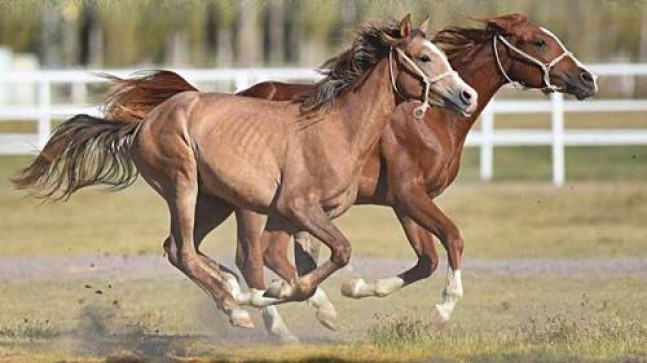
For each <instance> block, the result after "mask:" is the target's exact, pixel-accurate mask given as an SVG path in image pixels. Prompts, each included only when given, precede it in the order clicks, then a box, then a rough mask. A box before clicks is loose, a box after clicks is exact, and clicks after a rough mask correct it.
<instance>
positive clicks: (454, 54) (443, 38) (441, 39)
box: [433, 26, 497, 64]
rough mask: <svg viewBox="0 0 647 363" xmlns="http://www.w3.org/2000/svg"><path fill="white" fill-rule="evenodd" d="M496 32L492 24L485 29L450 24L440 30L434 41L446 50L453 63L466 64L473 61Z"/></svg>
mask: <svg viewBox="0 0 647 363" xmlns="http://www.w3.org/2000/svg"><path fill="white" fill-rule="evenodd" d="M496 32H497V30H496V29H495V28H494V27H492V26H487V27H486V28H484V29H479V28H462V27H456V26H450V27H447V28H445V29H443V30H441V31H439V32H438V33H437V34H436V35H435V36H434V38H433V42H434V43H435V44H436V45H437V46H438V47H439V48H440V49H442V50H443V51H444V52H445V54H446V55H447V59H449V61H450V62H451V63H452V64H456V63H461V64H464V63H470V62H472V61H473V60H474V56H475V55H476V53H477V51H478V50H479V49H480V48H481V46H482V45H483V44H485V43H486V42H489V41H491V40H492V37H493V36H494V34H496ZM488 44H489V43H488Z"/></svg>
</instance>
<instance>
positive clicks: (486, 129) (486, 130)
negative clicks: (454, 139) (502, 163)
mask: <svg viewBox="0 0 647 363" xmlns="http://www.w3.org/2000/svg"><path fill="white" fill-rule="evenodd" d="M493 103H494V101H492V102H490V104H489V105H487V106H486V107H485V109H484V110H483V113H482V114H481V152H480V158H481V160H480V172H481V180H484V181H490V180H492V177H493V176H494V140H493V139H494V107H493V106H492V104H493Z"/></svg>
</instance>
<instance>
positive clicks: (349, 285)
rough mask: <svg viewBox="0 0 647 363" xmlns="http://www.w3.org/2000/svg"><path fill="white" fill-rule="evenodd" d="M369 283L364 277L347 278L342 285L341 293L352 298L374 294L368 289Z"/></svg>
mask: <svg viewBox="0 0 647 363" xmlns="http://www.w3.org/2000/svg"><path fill="white" fill-rule="evenodd" d="M368 287H369V286H368V284H366V282H365V281H364V279H362V278H355V279H350V280H346V281H345V282H344V284H343V285H341V294H342V295H344V296H346V297H350V298H352V299H360V298H363V297H366V296H372V295H373V294H370V293H369V292H368V291H367V290H368Z"/></svg>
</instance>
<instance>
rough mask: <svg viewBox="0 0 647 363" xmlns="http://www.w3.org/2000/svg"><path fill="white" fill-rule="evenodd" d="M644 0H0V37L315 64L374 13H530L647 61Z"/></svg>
mask: <svg viewBox="0 0 647 363" xmlns="http://www.w3.org/2000/svg"><path fill="white" fill-rule="evenodd" d="M646 3H647V0H568V1H564V0H490V1H482V0H425V1H419V0H400V1H397V0H380V1H375V0H328V1H323V0H302V1H298V0H56V1H54V0H48V1H42V0H41V1H39V0H21V1H9V0H0V45H2V46H7V47H10V48H12V49H14V50H15V51H18V52H34V53H36V54H37V55H38V56H39V58H40V60H41V62H42V63H43V64H44V65H45V66H47V67H63V66H73V65H78V64H83V65H92V66H94V67H100V66H104V67H137V66H139V65H142V66H143V65H150V64H169V65H187V66H188V65H193V66H214V65H215V66H219V67H227V66H255V65H264V64H272V65H281V64H285V63H292V64H300V65H303V66H309V67H312V66H316V65H318V64H320V63H321V62H322V61H323V60H325V59H326V58H328V57H330V56H332V55H333V54H334V53H335V52H337V51H339V49H340V48H341V46H342V45H344V44H347V42H348V40H349V38H350V35H351V34H352V29H353V28H354V27H355V26H356V25H357V24H358V23H361V22H364V21H367V20H371V19H376V18H384V17H391V18H400V17H402V16H403V15H404V14H406V13H411V15H412V17H413V19H414V22H420V21H421V20H422V19H423V18H424V17H425V16H426V15H427V14H431V19H432V23H431V29H430V31H432V32H433V31H434V30H440V29H442V28H444V27H445V26H447V25H450V24H461V25H468V24H470V23H471V22H470V21H469V20H468V18H467V17H468V16H469V15H481V16H485V15H496V14H504V13H511V12H519V13H525V14H528V15H529V17H530V18H531V19H533V20H535V21H536V22H538V23H540V24H542V25H545V26H547V27H549V28H550V29H552V30H553V31H554V32H555V33H556V34H558V35H559V36H560V38H562V39H563V40H564V43H565V44H567V45H568V46H569V48H570V49H572V50H574V51H575V52H576V53H577V54H578V56H580V57H581V58H582V59H584V60H586V61H596V62H603V61H647V30H646V28H647V25H645V24H647V10H645V9H646V6H647V5H646Z"/></svg>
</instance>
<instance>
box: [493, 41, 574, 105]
mask: <svg viewBox="0 0 647 363" xmlns="http://www.w3.org/2000/svg"><path fill="white" fill-rule="evenodd" d="M497 41H500V42H501V43H503V45H505V46H506V47H508V49H510V50H512V51H514V52H516V53H517V54H519V55H520V56H522V57H523V58H524V59H526V60H528V61H530V62H532V63H534V64H536V65H538V66H539V67H540V68H541V70H542V72H543V73H544V75H543V81H544V83H545V84H546V87H543V88H542V90H544V91H546V92H551V93H552V92H557V91H560V90H561V87H558V86H556V85H554V84H552V83H551V82H550V71H551V69H552V68H553V67H554V66H555V65H556V64H557V63H559V62H560V61H562V60H563V59H564V58H566V57H573V53H571V52H569V51H568V50H566V49H564V51H563V53H562V54H560V55H558V56H557V57H555V58H553V60H551V61H550V62H542V61H540V60H539V59H537V58H535V57H533V56H531V55H530V54H528V53H526V52H524V51H523V50H521V49H519V48H517V47H516V46H514V45H513V44H512V43H510V42H509V41H508V40H507V39H506V38H505V37H503V36H502V35H501V34H498V33H497V34H495V35H494V37H492V46H493V47H494V57H495V58H496V63H497V65H498V66H499V70H500V71H501V73H502V74H503V77H505V79H506V80H507V81H508V83H510V84H511V85H512V86H513V87H515V88H517V89H528V88H530V87H528V86H526V85H525V84H523V83H522V82H520V81H514V80H512V78H510V76H509V75H508V73H507V72H506V71H505V69H504V68H503V65H502V64H501V59H500V58H499V50H498V49H497Z"/></svg>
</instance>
